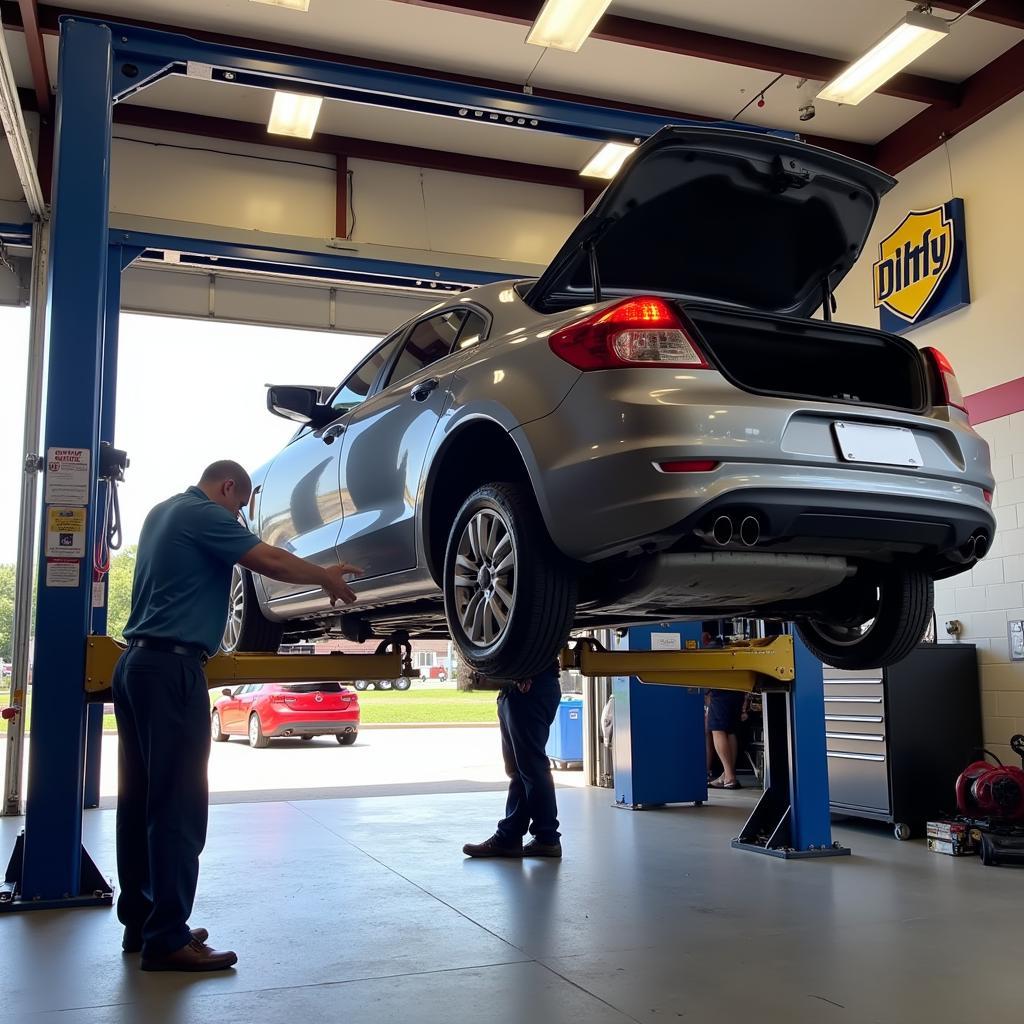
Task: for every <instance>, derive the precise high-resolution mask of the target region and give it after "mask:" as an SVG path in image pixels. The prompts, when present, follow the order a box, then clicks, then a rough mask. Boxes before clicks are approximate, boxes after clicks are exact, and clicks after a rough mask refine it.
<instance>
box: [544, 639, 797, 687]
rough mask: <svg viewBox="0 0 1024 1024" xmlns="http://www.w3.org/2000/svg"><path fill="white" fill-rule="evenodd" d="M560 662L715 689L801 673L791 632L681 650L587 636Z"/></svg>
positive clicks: (594, 672)
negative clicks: (614, 646) (623, 646)
mask: <svg viewBox="0 0 1024 1024" xmlns="http://www.w3.org/2000/svg"><path fill="white" fill-rule="evenodd" d="M561 664H562V668H563V669H570V668H574V669H576V670H578V671H579V672H580V673H582V674H583V675H585V676H636V677H637V678H638V679H640V680H641V681H642V682H644V683H661V684H663V685H665V686H695V687H706V688H707V689H710V690H744V691H752V690H755V689H756V688H757V687H758V686H759V685H763V684H764V683H765V682H773V683H780V682H782V683H789V682H792V681H793V679H794V678H795V677H796V668H795V665H794V662H793V638H792V637H791V636H775V637H768V638H766V639H763V640H749V641H746V642H744V643H739V644H730V645H729V646H728V647H710V648H702V649H695V650H682V651H609V650H606V649H605V648H604V647H602V646H601V645H600V644H599V643H598V642H597V641H596V640H592V639H589V638H588V639H581V640H576V641H574V642H573V644H572V645H571V646H569V647H566V648H565V650H563V651H562V655H561Z"/></svg>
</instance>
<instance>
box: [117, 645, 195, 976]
mask: <svg viewBox="0 0 1024 1024" xmlns="http://www.w3.org/2000/svg"><path fill="white" fill-rule="evenodd" d="M113 689H114V711H115V713H116V715H117V732H118V791H117V874H118V881H119V882H120V886H121V894H120V896H119V898H118V901H117V916H118V917H119V918H120V920H121V923H122V924H123V925H124V926H125V931H126V932H131V933H133V934H135V935H138V934H141V935H142V942H143V949H142V951H143V955H144V956H160V955H163V954H165V953H171V952H173V951H174V950H176V949H181V947H182V946H185V945H186V944H187V943H188V942H189V939H190V937H191V936H190V934H189V928H188V919H189V916H190V915H191V913H192V902H193V900H194V899H195V895H196V883H197V881H198V879H199V854H200V852H201V851H202V849H203V846H204V844H205V843H206V820H207V815H208V808H209V787H208V783H207V776H206V767H207V761H208V759H209V756H210V699H209V696H208V694H207V686H206V677H205V675H204V674H203V667H202V664H201V663H200V661H199V659H198V658H189V657H182V656H181V655H178V654H170V653H167V652H164V651H154V650H150V649H148V648H141V647H132V648H129V649H128V651H127V653H126V654H124V656H123V657H122V658H121V660H120V661H119V662H118V663H117V667H116V669H115V670H114V679H113Z"/></svg>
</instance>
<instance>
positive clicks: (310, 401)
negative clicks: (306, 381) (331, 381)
mask: <svg viewBox="0 0 1024 1024" xmlns="http://www.w3.org/2000/svg"><path fill="white" fill-rule="evenodd" d="M320 394H321V390H320V388H313V387H299V386H296V385H290V384H289V385H285V384H271V385H270V386H269V387H268V388H267V409H269V410H270V412H272V413H273V414H274V415H275V416H280V417H281V418H282V419H286V420H292V421H293V422H295V423H302V424H306V423H310V424H312V425H313V426H315V427H319V426H323V425H325V424H327V423H329V422H330V421H331V419H333V418H334V416H335V413H334V411H333V410H332V409H330V408H329V407H328V406H326V405H321V404H320Z"/></svg>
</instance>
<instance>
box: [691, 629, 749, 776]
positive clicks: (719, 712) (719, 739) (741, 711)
mask: <svg viewBox="0 0 1024 1024" xmlns="http://www.w3.org/2000/svg"><path fill="white" fill-rule="evenodd" d="M701 646H702V647H722V646H724V645H723V644H722V642H721V640H716V639H715V637H714V636H712V634H711V633H710V632H708V631H707V630H705V631H704V633H703V635H702V636H701ZM749 701H750V695H749V694H747V693H743V692H741V691H739V690H709V691H708V694H707V703H706V709H705V719H704V721H705V732H706V733H707V736H708V775H709V776H710V774H711V751H712V748H713V749H714V752H715V753H716V754H717V755H718V760H719V761H721V763H722V774H721V775H719V776H718V778H717V779H711V780H710V781H709V782H708V786H709V787H710V788H711V789H742V788H743V787H742V785H741V784H740V781H739V779H738V778H736V758H737V756H738V754H739V737H738V733H739V728H740V723H741V722H744V721H746V718H747V709H748V706H749Z"/></svg>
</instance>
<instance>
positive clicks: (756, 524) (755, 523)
mask: <svg viewBox="0 0 1024 1024" xmlns="http://www.w3.org/2000/svg"><path fill="white" fill-rule="evenodd" d="M760 539H761V521H760V520H759V519H758V518H757V516H747V517H746V518H745V519H744V520H743V522H742V523H740V540H741V541H742V542H743V543H744V544H745V545H746V546H747V547H748V548H752V547H753V546H754V545H755V544H756V543H757V542H758V541H759V540H760Z"/></svg>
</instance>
